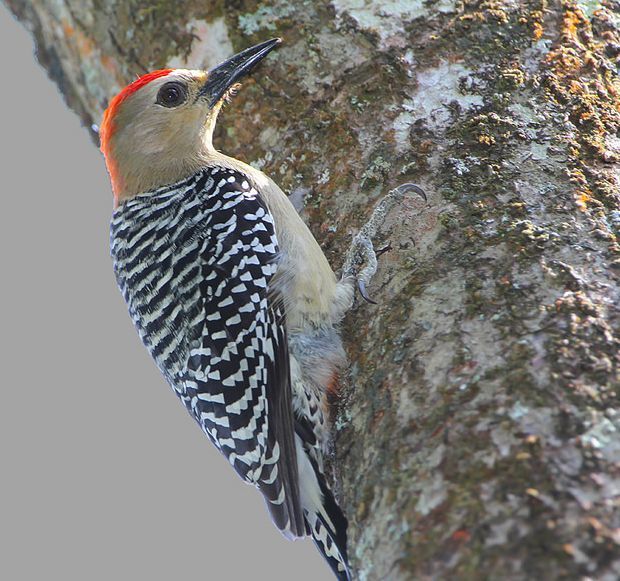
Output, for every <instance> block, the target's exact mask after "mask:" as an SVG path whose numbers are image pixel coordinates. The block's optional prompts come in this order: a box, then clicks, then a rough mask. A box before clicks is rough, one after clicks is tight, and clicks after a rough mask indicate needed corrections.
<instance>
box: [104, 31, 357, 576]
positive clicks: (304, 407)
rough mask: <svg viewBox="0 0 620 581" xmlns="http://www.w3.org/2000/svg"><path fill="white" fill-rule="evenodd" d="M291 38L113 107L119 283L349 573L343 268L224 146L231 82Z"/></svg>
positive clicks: (108, 139) (292, 521)
mask: <svg viewBox="0 0 620 581" xmlns="http://www.w3.org/2000/svg"><path fill="white" fill-rule="evenodd" d="M279 43H280V40H279V39H274V40H270V41H267V42H264V43H262V44H259V45H257V46H254V47H252V48H249V49H247V50H245V51H243V52H241V53H239V54H237V55H235V56H233V57H231V58H230V59H228V60H227V61H225V62H224V63H222V64H221V65H219V66H217V67H215V68H214V69H212V70H211V71H209V72H205V71H198V70H180V69H179V70H169V69H166V70H159V71H155V72H152V73H150V74H147V75H145V76H143V77H141V78H139V79H138V80H137V81H135V82H133V83H131V84H130V85H129V86H128V87H126V88H125V89H124V90H123V91H121V93H119V94H118V95H117V96H116V97H115V98H114V99H112V101H111V102H110V105H109V107H108V109H107V110H106V112H105V114H104V118H103V122H102V125H101V132H100V134H101V149H102V151H103V153H104V155H105V159H106V163H107V167H108V171H109V174H110V177H111V181H112V187H113V190H114V199H115V211H114V214H113V217H112V223H111V253H112V257H113V260H114V269H115V273H116V278H117V281H118V285H119V287H120V290H121V292H122V294H123V296H124V298H125V300H126V302H127V305H128V308H129V313H130V315H131V318H132V319H133V321H134V323H135V326H136V328H137V330H138V333H139V335H140V337H141V339H142V341H143V342H144V344H145V345H146V347H147V349H148V350H149V352H150V353H151V355H152V357H153V358H154V360H155V362H156V363H157V365H158V367H159V369H160V370H161V372H162V373H163V375H164V376H165V378H166V380H167V381H168V383H169V384H170V385H171V386H172V388H173V389H174V391H175V392H176V393H177V395H178V396H179V398H180V399H181V400H182V401H183V403H184V404H185V406H186V407H187V410H188V411H189V413H190V414H191V415H192V416H193V417H194V418H195V420H196V421H197V422H198V423H199V424H200V426H201V428H202V429H203V431H204V432H205V433H206V434H207V436H208V437H209V438H210V440H211V441H212V442H213V443H214V444H215V446H216V447H217V448H218V449H219V450H220V451H221V452H222V454H224V455H225V456H226V457H227V458H228V460H229V462H230V463H231V464H232V466H233V467H234V468H235V470H236V471H237V472H238V474H239V475H240V476H241V477H242V478H243V479H244V480H245V481H246V482H249V483H251V484H253V485H254V486H256V487H257V488H258V489H259V490H260V491H261V493H262V494H263V496H264V497H265V499H266V502H267V506H268V508H269V511H270V513H271V517H272V519H273V521H274V523H275V524H276V526H277V527H278V528H279V529H280V530H281V531H282V532H283V533H284V534H285V535H286V536H289V537H293V538H294V537H304V536H307V535H311V536H312V537H313V539H314V541H315V543H316V545H317V547H318V548H319V550H320V551H321V552H322V553H323V555H324V556H325V558H326V559H327V561H328V563H329V564H330V566H331V567H332V569H333V571H334V572H335V574H336V575H337V577H338V578H340V579H348V578H349V571H348V565H347V556H346V528H347V523H346V519H345V518H344V516H343V514H342V511H341V510H340V508H339V507H338V505H337V504H336V502H335V500H334V496H333V494H332V493H331V491H330V490H329V487H328V485H327V483H326V481H325V477H324V474H323V456H324V453H325V451H326V449H327V447H328V445H329V442H328V428H327V425H326V416H327V407H326V406H327V404H326V393H327V390H328V389H329V388H330V385H331V384H332V383H333V381H334V379H335V377H336V375H337V372H338V368H339V366H341V365H342V364H343V363H344V360H345V357H344V352H343V349H342V345H341V341H340V338H339V336H338V334H337V331H336V325H337V323H338V321H339V320H340V319H341V318H342V316H343V314H344V312H345V311H346V310H347V308H349V306H350V305H351V301H352V298H353V291H354V284H353V280H354V279H353V277H350V276H349V277H345V278H343V280H342V281H340V282H338V281H337V279H336V277H335V276H334V273H333V271H332V269H331V268H330V266H329V264H328V262H327V260H326V258H325V256H324V255H323V252H322V251H321V249H320V247H319V245H318V244H317V242H316V240H315V239H314V238H313V236H312V234H311V233H310V231H309V230H308V228H307V227H306V226H305V224H304V223H303V221H302V220H301V219H300V217H299V215H298V214H297V212H296V211H295V210H294V208H293V206H292V205H291V204H290V202H289V201H288V199H287V198H286V196H285V195H284V194H283V193H282V191H281V190H280V188H278V186H277V185H276V184H275V183H274V182H273V181H272V180H271V179H269V178H268V177H267V176H265V175H264V174H263V173H261V172H260V171H258V170H256V169H254V168H252V167H250V166H249V165H246V164H245V163H243V162H241V161H238V160H236V159H233V158H231V157H228V156H226V155H223V154H221V153H219V152H218V151H216V150H215V149H214V147H213V144H212V135H213V129H214V126H215V122H216V119H217V115H218V112H219V110H220V108H221V106H222V102H223V100H224V99H225V97H226V96H227V94H228V93H229V91H230V90H231V87H233V85H234V84H235V83H236V82H237V81H238V79H240V78H241V77H243V76H244V75H246V74H247V73H249V72H250V71H251V70H252V69H253V68H254V67H255V65H256V64H257V63H258V62H259V61H261V60H262V59H263V58H264V57H265V56H266V55H267V54H268V53H269V52H270V51H271V50H272V49H273V48H275V47H276V46H277V45H278V44H279Z"/></svg>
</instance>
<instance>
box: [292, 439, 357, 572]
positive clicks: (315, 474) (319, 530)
mask: <svg viewBox="0 0 620 581" xmlns="http://www.w3.org/2000/svg"><path fill="white" fill-rule="evenodd" d="M298 443H299V444H300V442H299V440H298ZM300 448H302V446H301V445H300V446H299V448H298V461H299V460H301V461H300V462H299V464H300V488H301V490H300V492H301V501H302V506H303V510H304V517H305V520H306V529H307V533H308V534H309V535H311V536H312V540H313V541H314V544H315V545H316V547H317V549H318V550H319V551H320V553H321V554H322V555H323V558H324V559H325V560H326V561H327V564H328V565H329V566H330V567H331V569H332V571H333V572H334V575H336V578H337V579H339V580H340V581H350V579H351V574H350V571H349V561H348V559H347V519H346V517H345V516H344V514H343V513H342V510H341V509H340V507H339V506H338V504H337V503H336V499H335V498H334V495H333V493H332V491H331V490H330V488H329V486H328V484H327V481H326V480H325V475H324V474H323V472H322V471H321V469H320V468H319V466H318V464H317V462H316V461H315V460H314V459H313V458H312V456H311V455H309V454H307V453H306V451H305V450H303V451H302V450H300Z"/></svg>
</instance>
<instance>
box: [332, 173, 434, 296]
mask: <svg viewBox="0 0 620 581" xmlns="http://www.w3.org/2000/svg"><path fill="white" fill-rule="evenodd" d="M410 191H413V192H415V193H416V194H418V195H419V196H421V197H422V198H423V199H424V201H426V194H425V193H424V190H423V189H422V188H421V187H420V186H417V185H415V184H411V183H407V184H402V185H400V186H398V187H397V188H395V189H393V190H392V191H390V192H389V193H388V194H387V195H386V196H385V197H384V198H383V199H382V200H381V201H380V202H379V203H378V204H377V206H376V207H375V209H374V211H373V213H372V215H371V216H370V220H368V222H366V224H364V226H362V228H361V229H360V231H359V232H358V233H357V234H356V235H355V236H354V237H353V242H352V243H351V247H350V248H349V250H348V252H347V255H346V259H345V261H344V265H343V267H342V278H343V280H345V279H353V280H356V281H357V288H358V290H359V292H360V295H362V298H363V299H364V300H365V301H366V302H368V303H371V304H373V305H376V304H377V303H376V302H375V301H373V300H372V299H371V298H370V297H369V296H368V292H367V290H366V287H367V285H368V283H369V282H370V281H371V279H372V277H373V276H374V275H375V272H377V257H378V256H380V255H381V254H384V253H385V252H388V251H389V250H391V249H392V246H391V245H390V244H387V245H386V246H385V247H383V248H381V249H379V250H377V251H375V249H374V246H373V244H372V239H373V238H374V237H375V236H376V235H377V231H378V230H379V228H380V227H381V225H382V224H383V223H384V222H385V217H386V216H387V214H388V212H389V211H390V210H391V209H392V208H393V207H394V206H395V205H396V204H398V203H400V202H401V201H402V200H403V197H404V196H405V194H406V193H407V192H410ZM362 265H363V266H362Z"/></svg>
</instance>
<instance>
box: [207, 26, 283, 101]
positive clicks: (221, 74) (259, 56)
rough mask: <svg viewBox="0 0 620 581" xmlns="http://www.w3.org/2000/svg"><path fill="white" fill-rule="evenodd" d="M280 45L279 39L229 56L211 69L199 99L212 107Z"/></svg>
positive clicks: (273, 39) (280, 40)
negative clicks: (202, 99)
mask: <svg viewBox="0 0 620 581" xmlns="http://www.w3.org/2000/svg"><path fill="white" fill-rule="evenodd" d="M281 43H282V39H281V38H272V39H271V40H267V41H266V42H261V43H260V44H257V45H256V46H252V47H250V48H246V49H245V50H244V51H242V52H240V53H237V54H236V55H235V56H231V57H230V58H229V59H228V60H226V61H224V62H223V63H222V64H221V65H218V66H217V67H215V68H214V69H211V70H210V71H209V76H208V78H207V82H206V83H205V84H204V86H203V87H202V89H200V93H199V97H206V98H207V99H208V100H209V107H213V106H214V105H215V104H216V103H218V102H219V101H220V99H221V98H222V97H223V96H224V95H225V93H226V91H228V89H230V87H232V85H234V84H235V83H236V82H237V81H239V80H240V79H241V78H243V77H245V76H246V75H248V74H250V73H251V72H252V70H253V69H254V68H255V67H256V65H257V64H258V63H259V62H260V61H262V60H263V59H264V58H265V57H266V56H267V55H268V54H269V53H270V52H271V51H272V50H273V49H274V48H276V47H277V46H278V45H279V44H281Z"/></svg>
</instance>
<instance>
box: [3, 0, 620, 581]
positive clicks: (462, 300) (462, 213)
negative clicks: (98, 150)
mask: <svg viewBox="0 0 620 581" xmlns="http://www.w3.org/2000/svg"><path fill="white" fill-rule="evenodd" d="M7 3H8V5H9V7H10V8H11V9H12V10H13V12H14V13H15V14H16V15H17V16H18V17H19V18H20V19H21V20H22V21H23V22H24V23H25V24H26V25H27V26H28V27H29V28H30V29H31V30H32V32H33V35H34V37H35V39H36V44H37V51H38V57H39V60H40V61H41V63H42V64H43V65H44V66H45V67H47V69H48V71H49V73H50V76H51V77H52V79H53V80H54V81H56V82H57V83H58V85H59V87H60V89H61V90H62V92H63V94H64V95H65V97H66V100H67V103H68V105H69V106H70V107H71V108H73V109H74V110H75V111H76V112H77V113H78V114H79V115H80V116H81V118H82V119H83V121H84V124H85V125H86V126H87V127H89V128H91V131H93V135H95V134H96V124H97V123H98V121H99V119H100V117H101V113H102V111H103V109H104V108H105V106H106V102H107V100H108V98H110V96H112V95H113V94H114V93H115V92H116V91H117V90H118V89H119V88H120V87H121V86H122V85H124V84H125V83H127V82H128V81H129V80H131V79H132V78H134V77H135V76H136V75H137V74H140V73H143V72H145V71H146V70H147V69H153V68H159V67H163V66H168V65H173V66H191V67H204V66H207V67H208V66H211V65H213V64H215V63H216V62H218V61H219V60H221V59H222V58H223V57H226V56H228V55H229V54H231V53H232V52H233V51H235V50H239V49H242V48H244V47H246V46H248V45H249V44H250V43H252V42H254V41H260V40H264V39H265V38H267V37H271V36H275V35H279V36H282V37H283V38H284V39H285V44H284V46H283V47H282V49H281V50H279V51H278V53H277V56H276V57H275V58H271V59H270V60H269V62H268V63H267V64H266V66H264V67H263V68H262V69H261V73H260V75H259V76H256V77H255V78H254V79H252V80H249V81H247V82H246V83H245V88H244V89H243V90H242V91H241V92H240V93H239V95H238V96H237V97H236V99H235V101H234V103H233V104H232V105H230V106H229V108H228V109H227V111H226V112H225V113H224V115H223V117H222V118H221V122H220V129H219V133H218V139H217V143H218V145H219V146H220V148H221V149H222V150H224V151H226V152H229V153H232V154H234V155H236V156H237V157H240V158H242V159H245V160H248V161H250V162H252V163H253V164H255V165H257V166H258V167H260V168H262V169H263V170H264V171H266V172H267V173H269V174H270V175H272V176H273V177H274V178H275V179H276V180H277V181H278V182H279V183H280V184H281V186H282V187H283V189H284V190H285V191H286V192H287V193H289V194H290V195H291V196H292V198H293V199H294V200H295V203H296V204H297V205H298V207H299V208H300V209H301V211H302V213H303V215H304V217H305V218H306V219H307V221H308V223H309V224H310V226H311V229H312V230H313V232H314V233H315V235H316V236H317V238H318V239H319V241H320V242H321V244H322V246H323V248H324V250H325V252H326V253H327V255H328V258H329V259H330V261H331V262H332V264H333V265H334V266H335V267H339V266H340V265H341V264H342V260H343V253H344V251H345V250H346V248H347V247H348V244H349V242H350V239H351V235H352V234H353V233H354V232H356V231H357V230H358V229H359V228H360V227H361V226H362V225H363V224H364V223H365V221H366V220H367V219H368V218H369V216H370V214H371V212H372V208H373V207H374V205H375V204H376V203H377V201H378V200H379V199H380V197H381V195H382V194H384V193H386V192H387V191H388V190H389V189H390V188H392V187H394V186H397V185H399V184H400V183H403V182H406V181H414V182H417V183H419V184H421V185H422V186H423V187H424V188H425V189H426V190H427V192H428V193H429V203H428V204H427V205H426V204H423V203H422V202H421V201H420V200H419V199H416V198H414V197H412V198H410V199H409V198H407V199H406V200H405V201H404V202H403V203H402V204H401V205H400V206H398V207H397V208H396V209H395V210H393V211H391V212H390V213H389V215H388V216H387V219H386V221H385V224H384V225H383V227H382V228H381V230H380V236H379V240H378V241H377V242H378V243H381V242H387V241H390V242H391V244H392V246H393V250H392V252H390V253H389V254H387V255H385V256H384V257H383V258H382V259H381V262H380V269H379V272H378V274H377V276H376V278H375V279H374V281H373V284H372V285H371V287H370V291H371V293H372V295H373V296H374V298H375V299H376V300H377V301H378V302H379V305H378V306H376V307H373V306H370V305H367V304H358V305H357V306H356V307H355V308H354V310H353V312H352V313H351V314H350V315H349V316H348V318H347V319H346V322H345V324H344V334H345V337H346V343H347V349H348V353H349V355H350V359H351V370H350V374H349V377H348V379H347V380H346V381H345V382H344V386H343V395H342V397H341V398H340V401H339V405H338V409H339V411H338V416H337V419H336V462H335V467H336V470H335V472H336V479H337V486H338V488H339V489H340V497H341V499H342V503H343V506H344V508H345V510H346V513H347V515H348V517H349V519H350V523H351V527H350V554H351V558H352V565H353V568H354V570H355V572H356V574H357V576H358V578H360V579H412V578H421V579H422V578H423V579H426V578H428V579H444V578H445V579H565V578H572V579H575V578H579V577H584V576H585V577H589V578H596V579H610V580H611V579H617V578H618V577H619V576H620V512H619V511H618V508H617V507H618V503H619V502H620V496H619V495H620V469H619V462H620V395H619V387H620V381H619V377H618V359H619V357H618V346H619V341H618V322H619V313H618V306H619V305H620V288H619V285H618V275H619V273H620V254H619V250H620V246H619V245H618V241H617V238H616V237H617V235H618V231H619V229H620V211H619V206H618V201H619V199H620V178H619V173H618V168H619V162H620V139H619V138H618V136H617V133H618V129H619V128H620V84H619V81H618V76H617V71H618V64H619V60H618V57H619V55H620V4H619V3H618V2H617V1H616V0H604V1H602V2H598V1H596V0H584V1H583V2H582V3H574V2H560V1H553V2H550V3H548V4H547V3H546V2H545V0H527V1H523V2H519V3H515V2H511V1H509V0H485V1H482V0H465V1H462V2H455V1H454V0H437V1H436V0H429V1H426V2H423V1H421V0H411V1H402V2H399V1H395V0H390V1H384V2H379V1H376V2H372V1H371V0H367V1H365V2H364V1H362V0H332V1H331V2H328V1H326V0H323V1H320V2H314V1H309V0H307V1H303V2H292V1H287V0H271V1H269V2H256V1H252V0H236V1H234V2H222V1H213V2H205V1H204V0H200V1H193V0H188V1H183V2H173V1H172V0H167V1H166V0H148V1H147V0H142V1H133V0H132V1H125V2H114V1H112V0H88V1H80V2H78V1H77V0H75V1H74V0H54V1H52V0H27V1H23V0H8V1H7Z"/></svg>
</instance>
